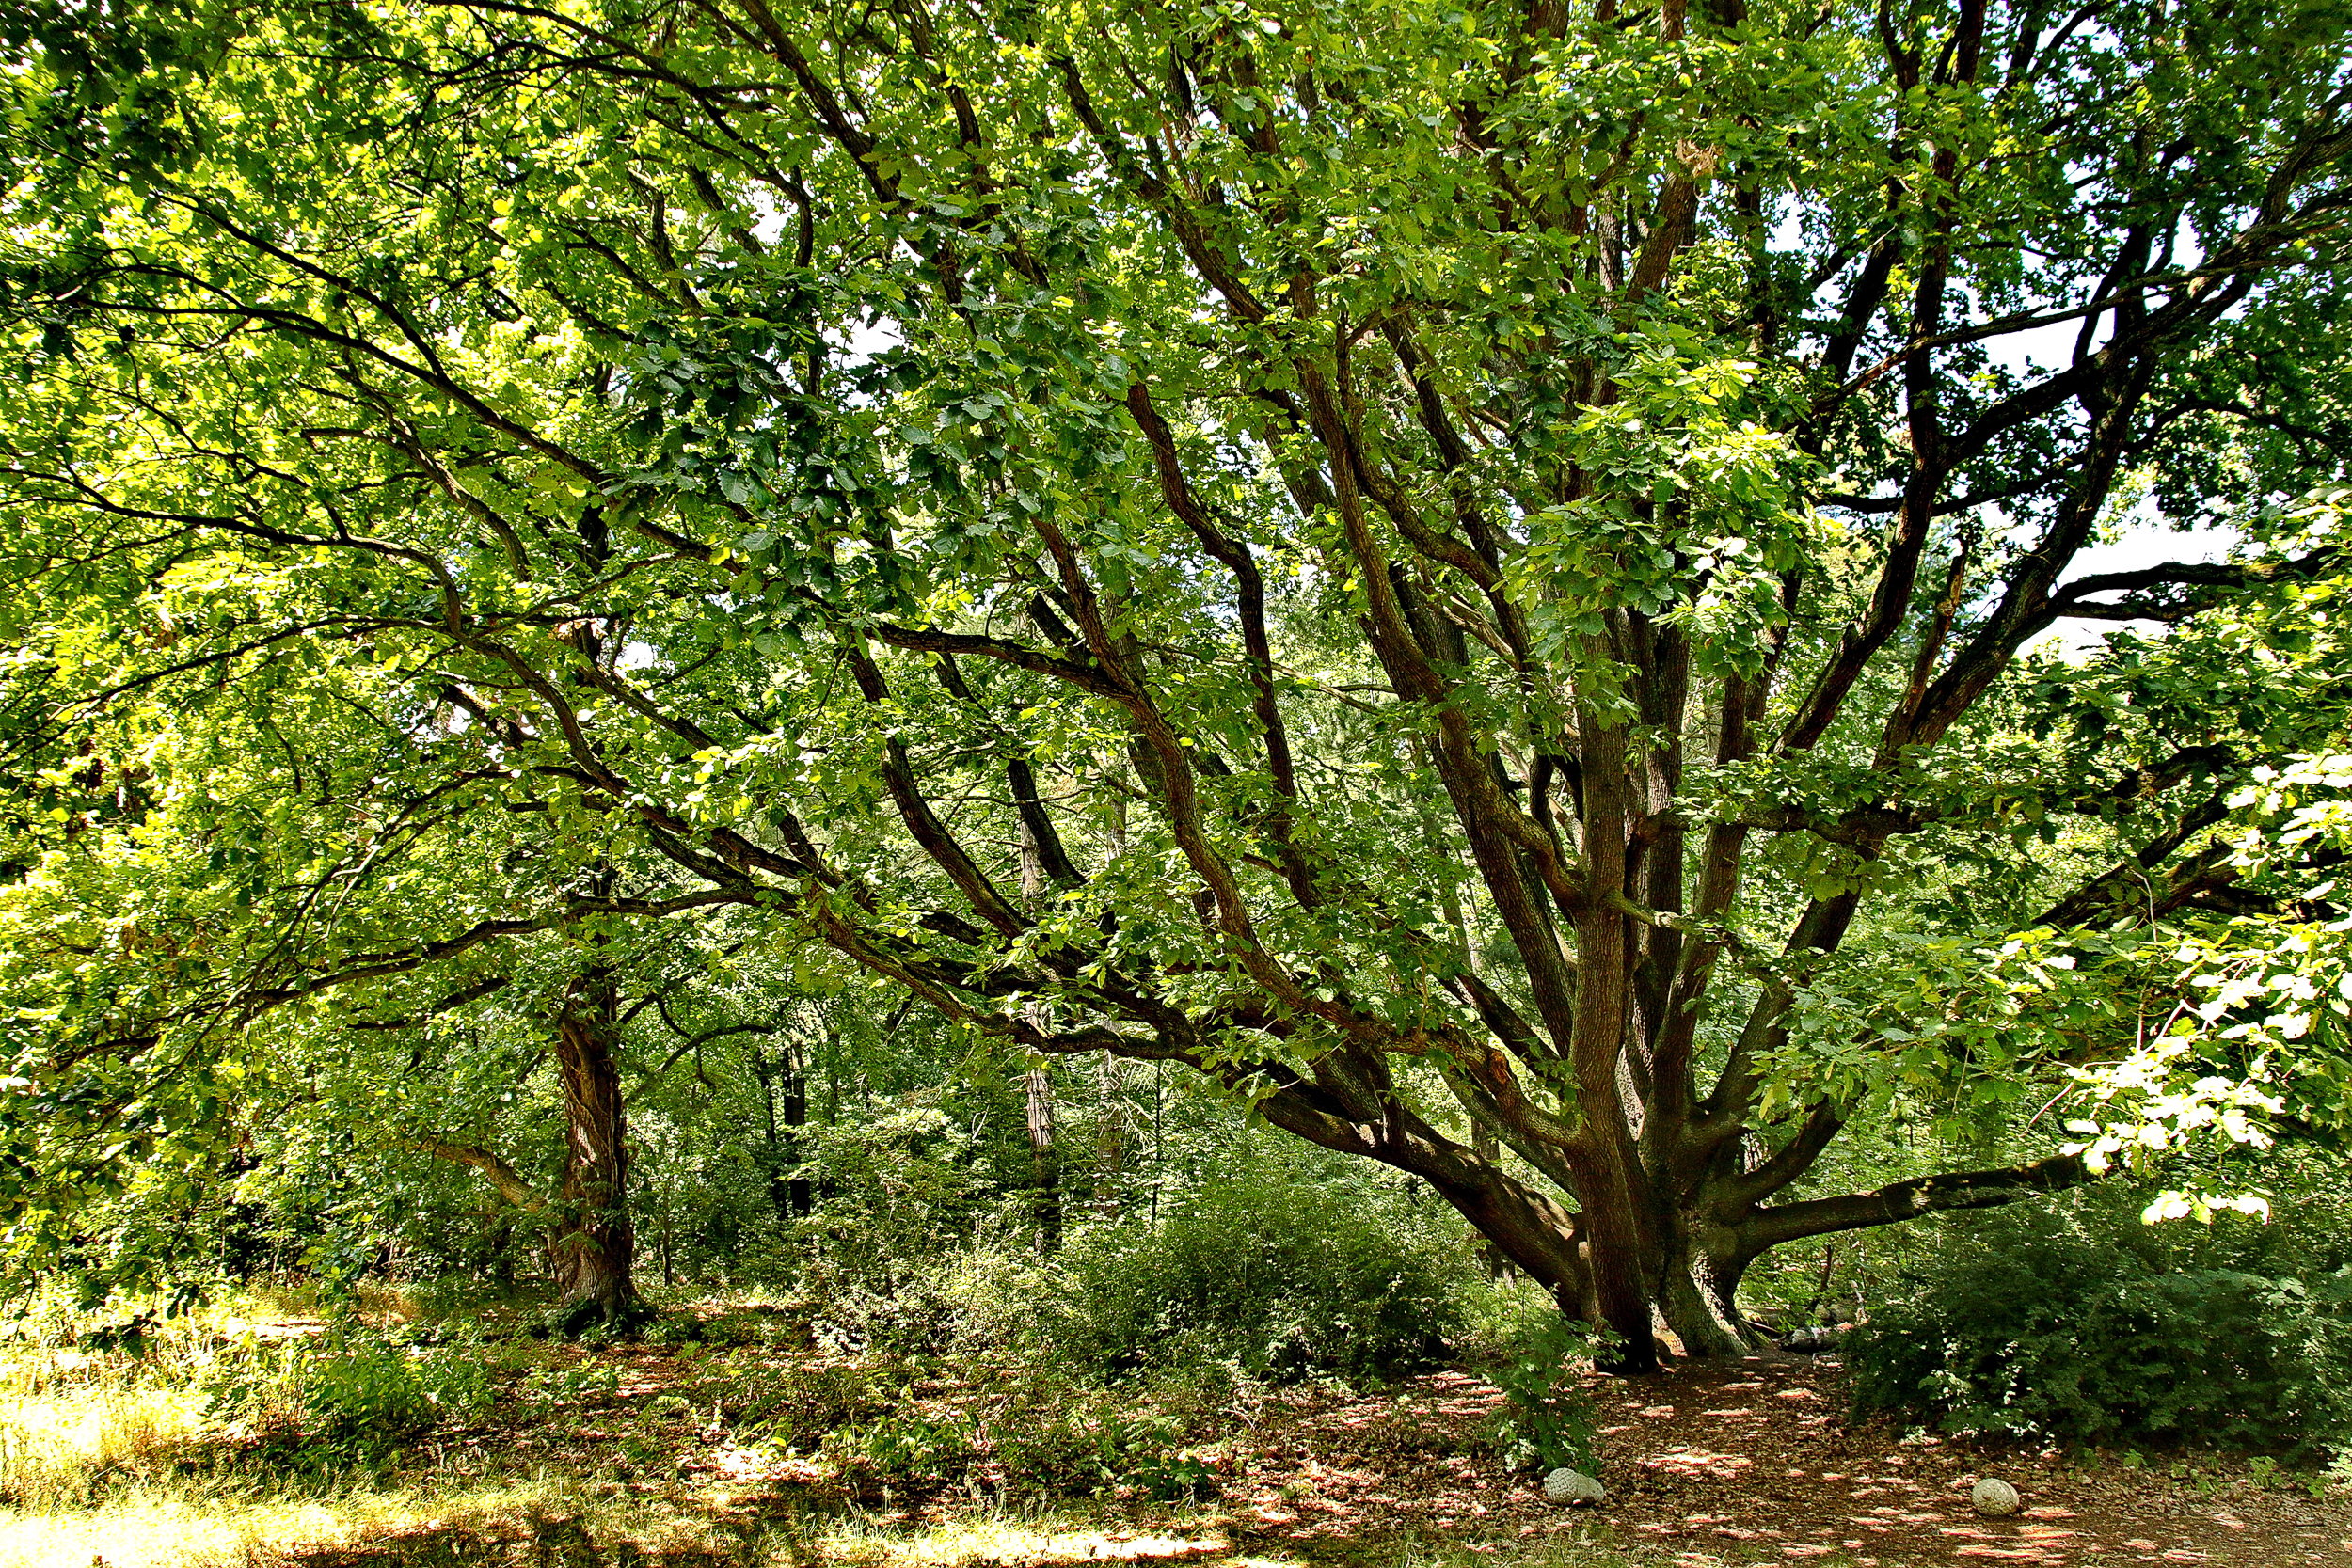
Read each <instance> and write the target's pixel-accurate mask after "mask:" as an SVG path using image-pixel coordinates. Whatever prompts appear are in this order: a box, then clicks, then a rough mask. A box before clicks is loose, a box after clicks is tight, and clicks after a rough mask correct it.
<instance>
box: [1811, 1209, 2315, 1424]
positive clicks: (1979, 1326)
mask: <svg viewBox="0 0 2352 1568" xmlns="http://www.w3.org/2000/svg"><path fill="white" fill-rule="evenodd" d="M2149 1196H2150V1194H2149V1191H2148V1190H2147V1189H2146V1188H2144V1187H2137V1186H2129V1185H2124V1184H2121V1183H2119V1184H2118V1185H2117V1186H2115V1187H2113V1188H2093V1189H2090V1190H2088V1191H2085V1192H2082V1193H2079V1194H2075V1195H2071V1196H2067V1197H2064V1198H2061V1199H2058V1200H2055V1201H2052V1202H2049V1203H2038V1204H2032V1205H2025V1206H2020V1207H2018V1208H2013V1209H2010V1210H2006V1211H2002V1212H1995V1213H1993V1214H1989V1215H1983V1216H1969V1217H1964V1218H1954V1219H1951V1220H1947V1221H1945V1222H1942V1223H1943V1224H1944V1226H1945V1229H1944V1230H1943V1232H1942V1233H1941V1234H1939V1235H1938V1236H1936V1237H1935V1238H1934V1239H1933V1243H1932V1244H1931V1245H1929V1246H1926V1247H1924V1248H1922V1249H1921V1250H1920V1251H1919V1252H1918V1254H1917V1255H1916V1256H1915V1257H1914V1258H1912V1259H1910V1260H1909V1261H1908V1262H1907V1264H1905V1265H1904V1266H1903V1267H1902V1268H1901V1269H1900V1270H1899V1273H1898V1274H1897V1275H1896V1276H1895V1278H1894V1280H1893V1281H1892V1282H1891V1289H1890V1290H1889V1291H1888V1293H1887V1296H1886V1299H1884V1300H1883V1301H1881V1302H1880V1303H1878V1304H1877V1305H1875V1306H1874V1307H1872V1309H1871V1313H1870V1318H1869V1321H1868V1322H1867V1323H1866V1324H1864V1325H1863V1326H1862V1327H1861V1328H1859V1329H1857V1330H1856V1331H1855V1332H1854V1333H1852V1334H1851V1336H1850V1337H1849V1338H1848V1339H1847V1341H1846V1347H1847V1352H1848V1354H1849V1357H1850V1364H1851V1367H1852V1368H1853V1371H1854V1396H1855V1401H1856V1403H1857V1406H1858V1407H1859V1408H1860V1409H1862V1410H1864V1411H1894V1412H1900V1413H1902V1414H1904V1415H1907V1416H1910V1417H1913V1418H1922V1419H1931V1420H1932V1421H1934V1422H1935V1423H1936V1424H1938V1425H1939V1426H1941V1427H1943V1428H1944V1429H1946V1430H1947V1431H1952V1432H1961V1433H2020V1434H2024V1433H2032V1434H2039V1435H2043V1436H2047V1437H2051V1438H2055V1439H2058V1440H2059V1441H2063V1442H2067V1443H2079V1444H2101V1445H2105V1444H2124V1443H2139V1444H2155V1443H2172V1444H2191V1445H2212V1446H2217V1447H2227V1448H2238V1449H2261V1450H2272V1451H2277V1452H2280V1453H2284V1454H2287V1455H2290V1456H2293V1457H2296V1458H2303V1457H2308V1456H2310V1455H2312V1454H2314V1453H2316V1452H2318V1451H2320V1450H2322V1449H2341V1448H2342V1447H2344V1445H2346V1444H2352V1243H2347V1239H2346V1238H2347V1231H2346V1228H2345V1222H2346V1220H2347V1219H2348V1218H2352V1204H2348V1203H2347V1202H2346V1201H2345V1195H2344V1190H2343V1187H2342V1183H2341V1181H2340V1180H2338V1181H2336V1182H2334V1183H2331V1185H2330V1187H2329V1188H2328V1189H2326V1190H2323V1191H2321V1192H2319V1193H2309V1192H2307V1193H2306V1194H2304V1195H2302V1196H2301V1198H2300V1199H2299V1200H2298V1201H2297V1202H2296V1204H2294V1205H2292V1206H2291V1207H2290V1208H2288V1209H2287V1210H2286V1211H2285V1212H2286V1213H2287V1214H2288V1215H2291V1216H2292V1217H2282V1218H2280V1220H2278V1221H2276V1222H2273V1223H2272V1224H2270V1225H2267V1226H2265V1225H2264V1224H2262V1223H2261V1222H2259V1221H2257V1220H2253V1219H2249V1218H2247V1217H2245V1216H2241V1215H2235V1214H2222V1215H2219V1216H2217V1218H2216V1219H2215V1220H2214V1222H2213V1223H2212V1224H2211V1225H2210V1226H2198V1225H2193V1224H2182V1223H2179V1222H2173V1223H2166V1224H2158V1225H2151V1224H2148V1223H2145V1222H2143V1221H2142V1219H2141V1218H2140V1213H2141V1210H2142V1209H2143V1207H2145V1206H2146V1204H2147V1202H2148V1198H2149Z"/></svg>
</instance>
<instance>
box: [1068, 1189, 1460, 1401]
mask: <svg viewBox="0 0 2352 1568" xmlns="http://www.w3.org/2000/svg"><path fill="white" fill-rule="evenodd" d="M1062 1262H1063V1267H1064V1269H1065V1270H1066V1277H1067V1294H1066V1295H1065V1296H1064V1298H1063V1305H1062V1307H1061V1309H1060V1315H1059V1316H1058V1317H1057V1321H1056V1322H1055V1323H1054V1326H1053V1329H1052V1331H1051V1332H1052V1337H1053V1338H1054V1340H1055V1341H1056V1343H1057V1344H1058V1345H1060V1346H1061V1347H1062V1348H1063V1349H1064V1350H1065V1351H1066V1352H1067V1353H1068V1354H1073V1355H1075V1356H1078V1357H1081V1358H1084V1359H1086V1360H1088V1361H1090V1362H1092V1363H1093V1364H1095V1365H1098V1366H1101V1367H1104V1368H1106V1369H1109V1370H1114V1371H1118V1370H1130V1369H1135V1368H1144V1367H1162V1368H1165V1367H1178V1366H1184V1365H1186V1364H1190V1363H1201V1362H1226V1363H1231V1364H1232V1365H1233V1366H1235V1367H1237V1368H1239V1369H1241V1370H1243V1371H1245V1372H1247V1373H1248V1374H1250V1375H1253V1376H1263V1377H1274V1378H1298V1377H1305V1376H1309V1375H1311V1374H1317V1373H1327V1374H1337V1375H1341V1376H1366V1375H1383V1374H1390V1373H1395V1372H1401V1371H1406V1370H1413V1369H1416V1368H1421V1367H1426V1366H1429V1365H1432V1364H1433V1363H1435V1362H1436V1361H1438V1359H1439V1358H1441V1357H1442V1356H1443V1354H1445V1347H1446V1341H1447V1339H1448V1338H1449V1337H1450V1336H1452V1335H1454V1334H1455V1333H1456V1332H1457V1331H1458V1330H1459V1329H1460V1328H1461V1327H1462V1326H1463V1325H1464V1323H1465V1322H1466V1306H1465V1297H1466V1294H1467V1292H1468V1290H1469V1289H1470V1270H1469V1269H1468V1268H1467V1267H1466V1266H1465V1265H1466V1262H1467V1259H1466V1257H1465V1248H1464V1245H1463V1232H1462V1227H1461V1225H1460V1222H1459V1221H1458V1220H1456V1219H1455V1218H1454V1215H1453V1213H1452V1212H1450V1211H1446V1210H1443V1209H1441V1208H1439V1207H1438V1205H1437V1204H1436V1203H1435V1202H1434V1201H1432V1200H1430V1199H1429V1198H1427V1197H1425V1196H1423V1197H1420V1198H1419V1200H1418V1201H1416V1196H1415V1195H1412V1194H1410V1193H1409V1192H1406V1191H1403V1190H1399V1189H1397V1188H1393V1187H1385V1186H1375V1185H1371V1184H1366V1185H1362V1186H1357V1187H1354V1188H1352V1189H1343V1188H1341V1187H1339V1186H1337V1185H1336V1184H1327V1183H1325V1182H1320V1181H1313V1180H1304V1181H1301V1180H1281V1179H1280V1177H1279V1172H1278V1171H1277V1170H1276V1169H1272V1168H1268V1166H1265V1165H1261V1166H1259V1167H1258V1168H1256V1169H1254V1170H1253V1169H1249V1168H1248V1167H1246V1166H1245V1167H1244V1168H1242V1169H1241V1170H1239V1171H1237V1172H1235V1173H1233V1174H1231V1175H1229V1176H1226V1177H1224V1178H1221V1179H1218V1180H1212V1181H1209V1182H1205V1183H1203V1184H1202V1185H1200V1186H1199V1187H1197V1188H1194V1189H1192V1190H1191V1191H1188V1192H1186V1193H1184V1194H1183V1195H1182V1196H1180V1197H1178V1198H1177V1199H1175V1200H1174V1201H1173V1202H1171V1203H1170V1204H1169V1205H1168V1207H1167V1208H1166V1209H1165V1210H1163V1212H1161V1213H1160V1215H1159V1216H1158V1217H1157V1218H1156V1219H1155V1218H1153V1217H1152V1215H1151V1214H1149V1213H1148V1212H1147V1213H1143V1214H1138V1215H1135V1216H1132V1217H1130V1218H1128V1219H1126V1220H1124V1221H1122V1222H1120V1223H1119V1224H1116V1225H1109V1226H1104V1227H1098V1228H1095V1229H1091V1230H1089V1231H1087V1232H1085V1233H1084V1234H1083V1235H1081V1236H1080V1237H1078V1238H1075V1239H1074V1240H1073V1243H1072V1245H1071V1248H1070V1251H1069V1253H1068V1254H1067V1256H1066V1257H1065V1258H1064V1259H1063V1260H1062Z"/></svg>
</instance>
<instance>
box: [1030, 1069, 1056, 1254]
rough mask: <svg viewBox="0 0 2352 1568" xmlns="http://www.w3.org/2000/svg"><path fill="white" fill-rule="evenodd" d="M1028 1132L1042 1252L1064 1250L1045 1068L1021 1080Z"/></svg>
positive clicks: (1032, 1210) (1032, 1190)
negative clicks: (1062, 1246) (1062, 1248)
mask: <svg viewBox="0 0 2352 1568" xmlns="http://www.w3.org/2000/svg"><path fill="white" fill-rule="evenodd" d="M1021 1085H1022V1091H1023V1099H1024V1100H1025V1101H1026V1109H1027V1113H1028V1115H1027V1121H1028V1132H1029V1185H1030V1213H1031V1215H1032V1216H1033V1217H1034V1218H1035V1219H1036V1221H1037V1245H1038V1250H1039V1251H1040V1252H1046V1253H1054V1252H1059V1251H1060V1250H1061V1230H1062V1213H1061V1153H1060V1150H1059V1149H1058V1148H1056V1147H1055V1143H1054V1083H1053V1080H1052V1079H1051V1078H1049V1077H1047V1076H1046V1073H1045V1069H1043V1068H1031V1069H1029V1070H1028V1072H1027V1073H1025V1075H1023V1077H1022V1080H1021Z"/></svg>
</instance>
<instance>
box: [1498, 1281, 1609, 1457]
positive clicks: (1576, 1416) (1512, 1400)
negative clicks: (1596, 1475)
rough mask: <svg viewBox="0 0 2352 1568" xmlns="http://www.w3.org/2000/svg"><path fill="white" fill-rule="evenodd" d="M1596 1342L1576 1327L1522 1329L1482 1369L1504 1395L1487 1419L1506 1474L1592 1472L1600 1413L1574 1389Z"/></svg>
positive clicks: (1556, 1323)
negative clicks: (1564, 1468) (1566, 1468)
mask: <svg viewBox="0 0 2352 1568" xmlns="http://www.w3.org/2000/svg"><path fill="white" fill-rule="evenodd" d="M1596 1344H1597V1341H1596V1339H1595V1338H1594V1336H1593V1333H1592V1331H1591V1330H1590V1329H1587V1328H1585V1327H1583V1326H1581V1325H1579V1324H1571V1323H1565V1322H1563V1321H1561V1320H1560V1319H1559V1318H1558V1317H1557V1316H1556V1315H1555V1316H1554V1317H1553V1318H1552V1319H1551V1321H1550V1322H1549V1323H1538V1324H1534V1325H1532V1326H1530V1327H1528V1328H1525V1329H1522V1330H1521V1331H1520V1332H1519V1334H1518V1336H1517V1337H1516V1338H1513V1339H1512V1340H1511V1341H1510V1342H1508V1343H1506V1344H1505V1345H1504V1346H1502V1351H1501V1354H1498V1355H1497V1356H1496V1357H1495V1358H1494V1360H1493V1362H1492V1363H1491V1364H1490V1365H1489V1366H1487V1367H1486V1369H1485V1370H1486V1377H1487V1379H1488V1381H1490V1382H1492V1383H1493V1384H1494V1386H1496V1387H1498V1388H1500V1389H1502V1408H1501V1409H1500V1410H1497V1411H1496V1412H1495V1413H1494V1415H1493V1416H1492V1417H1490V1418H1488V1419H1487V1422H1486V1434H1485V1435H1486V1443H1487V1446H1488V1447H1489V1448H1490V1449H1492V1451H1493V1453H1494V1455H1495V1457H1496V1458H1497V1459H1499V1460H1501V1461H1502V1465H1503V1466H1504V1467H1505V1468H1506V1469H1512V1470H1554V1469H1558V1468H1559V1467H1561V1466H1562V1465H1568V1466H1571V1467H1573V1468H1575V1469H1579V1470H1583V1471H1585V1472H1587V1473H1590V1472H1591V1470H1592V1467H1593V1429H1594V1425H1595V1420H1596V1411H1597V1407H1596V1405H1595V1404H1594V1402H1593V1397H1592V1396H1591V1395H1590V1394H1587V1393H1586V1392H1585V1391H1584V1390H1583V1388H1582V1387H1581V1386H1579V1385H1578V1383H1577V1372H1578V1369H1579V1368H1580V1367H1581V1366H1583V1365H1585V1364H1587V1363H1589V1362H1590V1361H1591V1359H1592V1355H1593V1352H1594V1349H1595V1347H1596Z"/></svg>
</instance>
